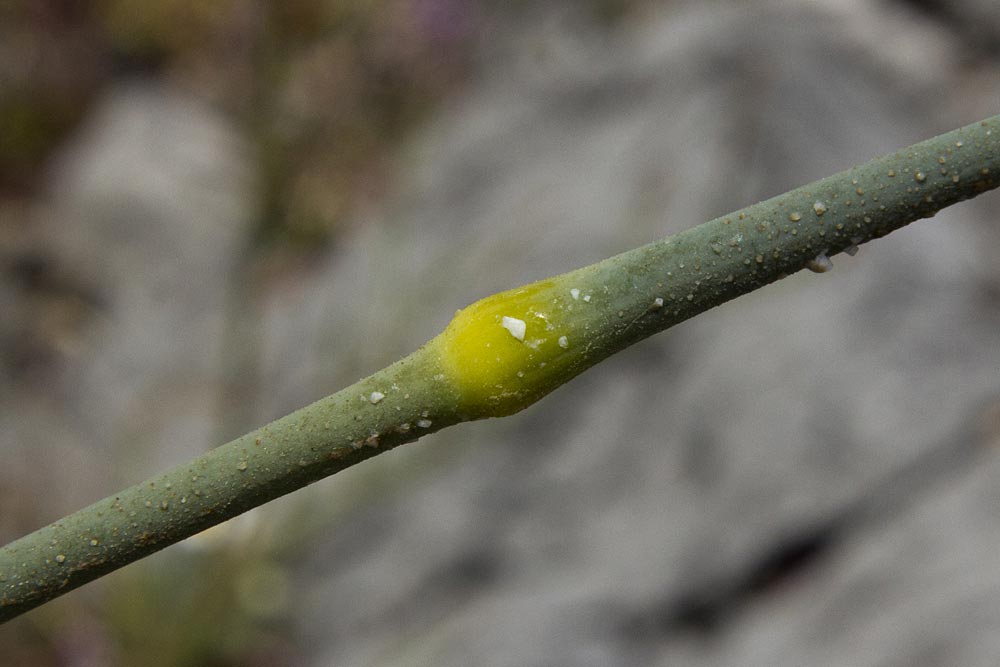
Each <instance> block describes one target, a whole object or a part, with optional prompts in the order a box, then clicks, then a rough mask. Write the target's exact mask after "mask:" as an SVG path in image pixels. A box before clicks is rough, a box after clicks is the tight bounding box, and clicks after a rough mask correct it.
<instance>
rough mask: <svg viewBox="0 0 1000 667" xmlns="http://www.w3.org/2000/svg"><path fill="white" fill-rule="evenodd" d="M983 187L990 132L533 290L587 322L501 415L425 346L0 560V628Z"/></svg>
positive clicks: (995, 170) (988, 179) (546, 388)
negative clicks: (577, 303)
mask: <svg viewBox="0 0 1000 667" xmlns="http://www.w3.org/2000/svg"><path fill="white" fill-rule="evenodd" d="M998 185H1000V116H995V117H993V118H990V119H988V120H985V121H982V122H978V123H974V124H972V125H969V126H966V127H964V128H961V129H959V130H955V131H953V132H949V133H947V134H944V135H942V136H940V137H936V138H934V139H931V140H928V141H925V142H922V143H919V144H916V145H914V146H911V147H909V148H906V149H904V150H902V151H899V152H897V153H895V154H893V155H889V156H886V157H882V158H878V159H876V160H873V161H871V162H869V163H867V164H865V165H862V166H859V167H854V168H853V169H849V170H847V171H845V172H841V173H839V174H836V175H834V176H830V177H828V178H824V179H822V180H819V181H816V182H815V183H812V184H810V185H806V186H804V187H801V188H797V189H795V190H792V191H791V192H788V193H786V194H784V195H781V196H779V197H775V198H773V199H769V200H767V201H765V202H761V203H759V204H755V205H753V206H750V207H747V208H745V209H743V210H742V211H737V212H735V213H733V214H731V215H727V216H724V217H722V218H717V219H716V220H712V221H710V222H707V223H705V224H703V225H700V226H698V227H695V228H693V229H689V230H687V231H685V232H682V233H680V234H677V235H676V236H673V237H670V238H667V239H664V240H661V241H657V242H654V243H651V244H649V245H646V246H643V247H641V248H637V249H635V250H632V251H629V252H626V253H623V254H621V255H618V256H615V257H612V258H609V259H607V260H605V261H602V262H599V263H597V264H594V265H592V266H588V267H584V268H582V269H578V270H577V271H573V272H570V273H568V274H564V275H562V276H557V277H556V278H555V279H552V280H551V281H543V283H545V286H544V287H540V288H536V293H539V294H543V295H544V296H545V297H546V298H549V297H551V299H550V301H552V302H556V301H559V302H560V303H562V302H567V303H568V299H569V298H571V297H568V296H567V293H568V292H567V288H568V287H569V286H573V288H574V289H578V290H580V291H581V292H585V293H586V294H587V295H588V296H591V300H590V301H588V304H589V305H592V306H593V307H592V308H582V307H581V308H575V309H573V310H572V311H571V314H569V315H565V318H566V319H567V321H568V322H569V324H568V325H567V326H572V327H573V330H574V331H576V332H580V333H581V334H583V332H585V335H581V336H580V337H579V339H580V340H581V341H582V342H581V345H580V347H579V348H569V349H570V350H573V354H570V353H569V352H567V353H566V355H565V356H564V357H561V359H562V361H557V362H554V363H553V366H552V368H556V369H558V370H557V372H549V373H540V374H538V375H537V377H538V378H539V379H538V380H537V381H536V382H534V383H532V384H530V385H529V384H526V385H525V386H523V387H518V388H517V392H514V393H512V394H511V395H512V396H513V397H514V398H511V399H509V400H508V399H507V398H504V399H501V400H502V401H507V402H506V403H503V404H502V405H501V404H499V403H497V404H495V405H494V404H487V403H484V402H482V401H478V400H475V401H474V400H471V399H470V398H469V396H470V392H469V391H467V390H465V389H463V387H462V386H461V382H459V383H457V384H456V382H455V381H453V380H454V378H453V375H454V369H453V368H450V367H449V364H448V363H446V362H447V359H449V358H451V357H448V353H447V351H446V350H447V344H445V343H441V342H440V340H441V339H442V337H438V338H435V339H434V340H433V341H431V342H430V343H428V344H427V345H425V346H424V347H422V348H421V349H420V350H417V351H416V352H414V353H413V354H412V355H410V356H409V357H407V358H405V359H403V360H402V361H399V362H397V363H396V364H393V365H392V366H390V367H388V368H386V369H384V370H382V371H379V372H378V373H375V374H374V375H372V376H370V377H368V378H365V379H364V380H361V381H359V382H358V383H356V384H354V385H352V386H350V387H348V388H347V389H344V390H342V391H340V392H338V393H336V394H334V395H332V396H329V397H327V398H324V399H322V400H320V401H317V402H316V403H313V404H312V405H310V406H307V407H305V408H302V409H301V410H298V411H296V412H294V413H292V414H290V415H288V416H286V417H283V418H281V419H279V420H277V421H275V422H273V423H271V424H268V425H267V426H264V427H262V428H260V429H258V430H256V431H254V432H252V433H249V434H247V435H245V436H243V437H241V438H237V439H236V440H234V441H232V442H230V443H228V444H226V445H223V446H221V447H219V448H217V449H214V450H212V451H210V452H208V453H207V454H205V455H203V456H201V457H199V458H197V459H195V460H194V461H191V462H190V463H188V464H186V465H183V466H180V467H177V468H175V469H173V470H171V471H169V472H167V473H165V474H163V475H160V476H158V477H155V478H153V479H151V480H148V481H146V482H143V483H141V484H138V485H136V486H133V487H131V488H129V489H126V490H124V491H122V492H121V493H118V494H116V495H114V496H111V497H109V498H106V499H104V500H101V501H99V502H97V503H95V504H93V505H91V506H90V507H87V508H84V509H82V510H80V511H78V512H76V513H74V514H71V515H69V516H68V517H66V518H64V519H61V520H59V521H56V522H55V523H53V524H51V525H49V526H46V527H44V528H41V529H40V530H38V531H36V532H34V533H31V534H30V535H27V536H25V537H22V538H20V539H19V540H16V541H14V542H12V543H10V544H8V545H7V546H5V547H3V548H2V549H0V622H3V621H6V620H9V619H11V618H13V617H15V616H17V615H19V614H21V613H23V612H25V611H28V610H29V609H32V608H33V607H36V606H38V605H40V604H42V603H44V602H46V601H48V600H51V599H52V598H54V597H56V596H58V595H61V594H63V593H66V592H68V591H70V590H72V589H74V588H76V587H78V586H81V585H82V584H85V583H87V582H88V581H91V580H93V579H95V578H97V577H100V576H101V575H103V574H106V573H108V572H111V571H112V570H115V569H117V568H119V567H122V566H124V565H126V564H128V563H131V562H132V561H135V560H138V559H139V558H142V557H143V556H146V555H148V554H150V553H153V552H154V551H157V550H159V549H162V548H163V547H166V546H168V545H170V544H173V543H175V542H178V541H180V540H182V539H184V538H186V537H188V536H190V535H193V534H195V533H197V532H199V531H201V530H204V529H205V528H208V527H210V526H213V525H215V524H218V523H221V522H222V521H225V520H226V519H229V518H231V517H233V516H236V515H237V514H240V513H242V512H245V511H246V510H248V509H251V508H253V507H256V506H258V505H261V504H263V503H265V502H267V501H269V500H271V499H273V498H276V497H278V496H281V495H283V494H286V493H289V492H291V491H294V490H295V489H298V488H301V487H303V486H305V485H307V484H310V483H312V482H314V481H316V480H319V479H321V478H323V477H326V476H327V475H331V474H333V473H335V472H337V471H339V470H343V469H344V468H346V467H348V466H351V465H354V464H355V463H358V462H360V461H362V460H364V459H366V458H369V457H371V456H374V455H376V454H379V453H381V452H383V451H386V450H389V449H392V448H393V447H396V446H397V445H401V444H404V443H406V442H411V441H413V440H416V439H417V438H418V437H420V436H422V435H425V434H426V433H430V432H433V431H436V430H438V429H440V428H443V427H445V426H450V425H452V424H456V423H458V422H461V421H466V420H468V419H474V418H479V417H484V416H496V415H500V414H507V413H510V412H513V411H516V410H518V409H521V408H523V407H525V406H526V405H529V404H530V403H532V402H534V401H536V400H538V399H539V398H541V397H542V396H544V395H545V394H547V393H548V392H550V391H552V390H553V389H555V388H556V387H558V386H559V385H561V384H563V383H565V382H566V381H568V380H569V379H571V378H572V377H574V376H575V375H577V374H579V373H580V372H582V371H583V370H585V369H586V368H589V367H590V366H592V365H594V364H595V363H597V362H599V361H600V360H602V359H604V358H606V357H608V356H610V355H611V354H614V353H615V352H617V351H618V350H621V349H622V348H625V347H627V346H629V345H631V344H632V343H635V342H636V341H638V340H641V339H643V338H646V337H647V336H650V335H652V334H653V333H656V332H658V331H662V330H663V329H666V328H668V327H669V326H671V325H673V324H676V323H678V322H681V321H683V320H685V319H687V318H689V317H692V316H693V315H696V314H698V313H700V312H703V311H705V310H708V309H709V308H712V307H714V306H717V305H719V304H721V303H724V302H725V301H728V300H729V299H732V298H734V297H736V296H739V295H741V294H745V293H747V292H750V291H752V290H754V289H756V288H758V287H760V286H762V285H766V284H768V283H771V282H773V281H775V280H778V279H779V278H781V277H783V276H785V275H788V274H791V273H794V272H796V271H799V270H800V269H802V268H804V267H806V266H807V265H810V264H811V263H815V264H814V265H815V266H817V267H822V266H823V265H824V262H825V258H826V257H830V256H833V255H835V254H837V253H840V252H843V251H845V250H848V249H850V248H852V247H856V246H858V245H860V244H862V243H865V242H867V241H870V240H872V239H874V238H879V237H881V236H885V235H886V234H888V233H889V232H891V231H893V230H895V229H898V228H900V227H902V226H903V225H906V224H908V223H909V222H912V221H914V220H917V219H920V218H925V217H929V216H932V215H933V214H934V213H935V212H937V211H938V210H940V209H941V208H944V207H945V206H948V205H950V204H954V203H956V202H959V201H962V200H965V199H968V198H970V197H973V196H975V195H977V194H979V193H982V192H985V191H987V190H990V189H993V188H996V187H997V186H998ZM540 284H541V283H540ZM550 292H551V293H550ZM572 298H574V299H575V297H572ZM498 303H500V304H501V306H502V304H503V301H502V300H501V301H499V302H498ZM474 307H475V306H473V307H470V308H474ZM498 312H499V311H498ZM567 312H569V311H567ZM453 337H454V336H453ZM445 338H447V336H445ZM574 343H576V338H574ZM560 345H562V343H560ZM443 350H445V351H443ZM553 358H555V357H553ZM452 365H454V364H452Z"/></svg>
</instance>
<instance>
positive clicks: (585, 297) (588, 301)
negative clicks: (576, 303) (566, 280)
mask: <svg viewBox="0 0 1000 667" xmlns="http://www.w3.org/2000/svg"><path fill="white" fill-rule="evenodd" d="M583 300H584V301H586V302H587V303H590V295H589V294H584V295H583Z"/></svg>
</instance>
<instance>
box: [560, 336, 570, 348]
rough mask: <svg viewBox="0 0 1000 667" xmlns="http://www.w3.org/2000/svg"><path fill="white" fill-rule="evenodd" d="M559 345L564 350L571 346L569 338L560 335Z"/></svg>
mask: <svg viewBox="0 0 1000 667" xmlns="http://www.w3.org/2000/svg"><path fill="white" fill-rule="evenodd" d="M559 347H561V348H562V349H564V350H565V349H566V348H568V347H569V338H566V336H559Z"/></svg>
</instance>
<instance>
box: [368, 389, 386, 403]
mask: <svg viewBox="0 0 1000 667" xmlns="http://www.w3.org/2000/svg"><path fill="white" fill-rule="evenodd" d="M383 398H385V394H383V393H382V392H380V391H373V392H372V395H371V396H369V397H368V400H369V401H371V402H372V405H375V404H376V403H378V402H379V401H381V400H382V399H383Z"/></svg>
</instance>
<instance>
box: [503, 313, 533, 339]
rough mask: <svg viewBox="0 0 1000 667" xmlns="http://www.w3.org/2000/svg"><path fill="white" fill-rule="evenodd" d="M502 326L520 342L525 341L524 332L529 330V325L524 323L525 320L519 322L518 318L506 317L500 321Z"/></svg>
mask: <svg viewBox="0 0 1000 667" xmlns="http://www.w3.org/2000/svg"><path fill="white" fill-rule="evenodd" d="M500 326H502V327H503V328H504V329H506V330H507V331H509V332H510V335H511V336H513V337H514V338H516V339H518V340H520V341H523V340H524V332H525V331H527V330H528V325H527V324H525V323H524V320H519V319H517V318H516V317H507V316H506V315H504V316H503V319H502V320H500Z"/></svg>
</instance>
